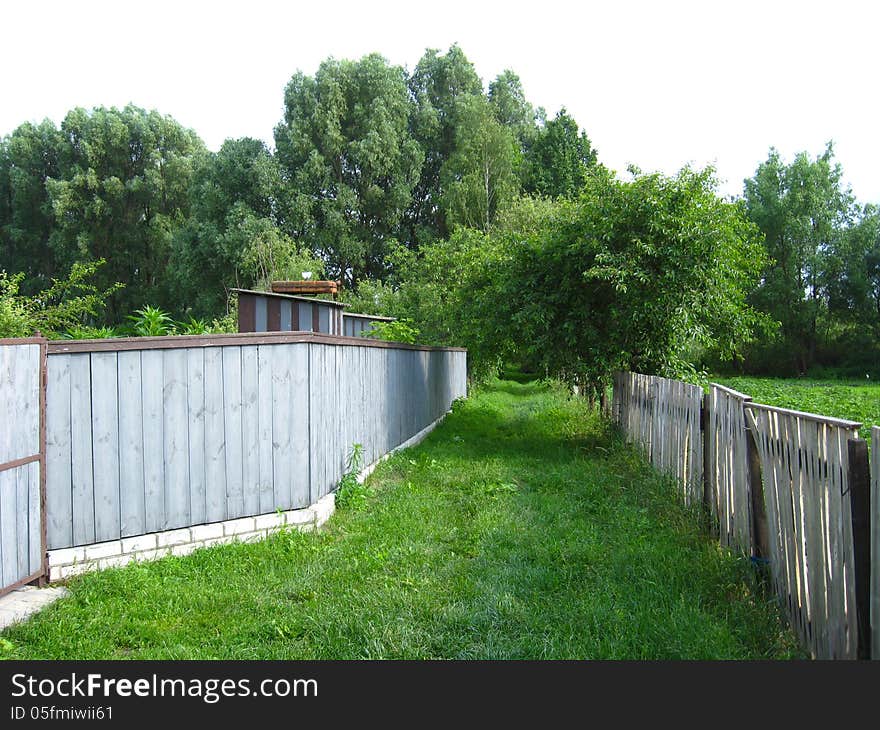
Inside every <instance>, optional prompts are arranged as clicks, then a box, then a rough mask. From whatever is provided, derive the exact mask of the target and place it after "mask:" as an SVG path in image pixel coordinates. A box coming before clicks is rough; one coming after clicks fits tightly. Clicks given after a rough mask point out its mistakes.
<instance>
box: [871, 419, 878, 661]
mask: <svg viewBox="0 0 880 730" xmlns="http://www.w3.org/2000/svg"><path fill="white" fill-rule="evenodd" d="M871 658H872V659H880V426H874V427H873V428H871Z"/></svg>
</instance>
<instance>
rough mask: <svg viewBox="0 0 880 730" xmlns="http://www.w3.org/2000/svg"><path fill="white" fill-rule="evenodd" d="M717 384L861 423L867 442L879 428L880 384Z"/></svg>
mask: <svg viewBox="0 0 880 730" xmlns="http://www.w3.org/2000/svg"><path fill="white" fill-rule="evenodd" d="M715 382H717V383H720V384H721V385H726V386H728V387H729V388H734V389H735V390H738V391H741V392H743V393H746V394H747V395H750V396H752V398H754V400H755V401H757V402H758V403H766V404H768V405H771V406H780V407H782V408H793V409H795V410H798V411H807V412H809V413H819V414H821V415H824V416H834V417H835V418H846V419H848V420H850V421H859V422H860V423H862V424H863V425H862V428H861V431H860V435H861V437H862V438H864V439H870V435H869V433H870V430H871V426H880V383H873V382H870V381H866V380H809V379H804V378H797V379H781V378H739V377H737V378H721V379H719V380H716V381H715Z"/></svg>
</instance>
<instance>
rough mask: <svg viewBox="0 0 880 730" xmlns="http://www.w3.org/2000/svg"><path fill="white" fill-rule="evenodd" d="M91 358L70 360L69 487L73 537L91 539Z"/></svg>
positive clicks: (79, 542)
mask: <svg viewBox="0 0 880 730" xmlns="http://www.w3.org/2000/svg"><path fill="white" fill-rule="evenodd" d="M90 363H91V358H90V357H89V356H88V355H77V356H76V357H71V360H70V431H71V440H70V441H71V455H70V472H71V487H72V489H73V510H72V511H73V539H74V542H75V543H76V544H77V545H84V544H87V543H93V542H95V492H94V489H93V484H92V397H91V393H92V384H91V367H90Z"/></svg>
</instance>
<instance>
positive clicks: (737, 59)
mask: <svg viewBox="0 0 880 730" xmlns="http://www.w3.org/2000/svg"><path fill="white" fill-rule="evenodd" d="M878 28H880V3H877V2H871V1H870V0H864V1H863V2H853V1H850V0H836V1H834V2H832V1H831V0H828V1H827V2H823V3H819V2H813V1H812V0H803V1H801V2H782V1H774V0H762V1H759V2H756V1H754V0H727V1H726V2H712V1H711V0H703V2H684V1H676V2H671V1H670V2H659V1H658V2H645V1H635V0H632V1H627V0H614V2H601V3H593V2H570V3H569V2H558V1H557V0H540V1H537V2H529V3H524V2H523V3H521V2H516V1H515V0H507V1H506V2H479V1H478V0H469V1H465V2H462V1H460V0H435V2H432V3H423V4H422V3H417V2H414V1H413V0H410V1H409V2H396V1H388V2H373V3H367V2H348V1H345V2H343V1H340V0H334V1H326V0H325V1H323V2H322V1H320V0H311V1H310V2H306V3H300V2H267V1H264V0H247V1H246V2H238V3H229V2H220V1H215V2H189V1H187V0H176V2H168V1H167V0H149V1H141V2H130V1H127V0H116V1H115V2H103V1H98V0H91V1H89V0H64V1H59V0H43V2H39V3H37V2H12V1H10V0H0V38H2V41H0V135H5V134H8V133H10V132H11V131H12V130H13V129H14V128H15V127H17V126H18V125H19V124H20V123H22V122H24V121H39V120H41V119H43V118H45V117H49V118H50V119H52V120H54V121H55V122H56V123H59V122H60V121H61V119H62V118H63V116H64V115H65V113H66V112H67V111H68V110H69V109H71V108H73V107H75V106H83V107H86V108H91V107H93V106H98V105H105V106H123V105H125V104H126V103H128V102H132V103H134V104H136V105H138V106H141V107H145V108H148V109H157V110H159V111H160V112H162V113H163V114H170V115H171V116H173V117H174V118H176V119H177V120H178V121H180V122H181V123H183V124H184V125H186V126H188V127H192V128H193V129H195V130H196V131H197V132H198V134H199V135H200V136H201V137H202V139H203V140H205V142H206V144H207V145H208V147H209V148H211V149H215V150H216V149H217V148H219V146H220V144H221V143H222V141H223V140H224V139H225V138H227V137H239V136H252V137H258V138H262V139H264V140H266V142H267V143H269V144H270V145H271V144H272V130H273V127H274V126H275V124H276V123H277V122H278V121H279V120H280V119H281V114H282V100H283V90H284V86H285V84H286V83H287V81H288V80H289V79H290V76H291V75H292V74H293V73H294V72H295V71H297V70H302V71H304V72H305V73H307V74H313V73H314V72H315V71H316V69H317V67H318V65H319V64H320V62H321V61H322V60H324V59H325V58H327V57H328V56H335V57H336V58H360V57H361V56H363V55H365V54H367V53H370V52H373V51H378V52H379V53H381V54H382V55H384V56H385V57H386V58H387V59H389V61H391V62H392V63H395V64H400V65H402V66H405V67H407V68H408V69H410V70H412V68H413V67H414V66H415V64H416V63H417V62H418V59H419V58H420V56H421V55H422V53H423V52H424V50H425V48H440V49H444V50H445V49H447V48H448V47H449V46H450V45H451V44H452V43H455V42H457V43H458V44H459V45H460V46H461V47H462V50H463V51H464V52H465V54H466V55H467V56H468V58H470V59H471V61H472V62H473V63H474V64H475V66H476V69H477V72H478V73H479V74H480V76H481V77H482V79H483V81H484V83H485V84H486V85H488V83H489V81H491V80H492V79H493V78H494V77H495V76H496V75H497V74H498V73H499V72H501V71H502V70H503V69H505V68H511V69H513V70H514V71H515V72H516V73H518V74H519V76H520V77H521V79H522V82H523V85H524V88H525V91H526V95H527V97H528V99H529V100H530V101H531V102H532V103H533V104H535V105H540V106H543V107H545V108H546V109H547V112H548V114H549V115H551V116H552V115H553V114H555V112H556V111H557V110H558V109H559V108H560V107H561V106H565V107H566V108H567V109H568V111H569V113H570V114H572V116H574V118H575V119H576V120H577V121H578V123H579V124H580V125H581V126H582V127H583V128H584V129H585V130H586V132H587V134H588V135H589V136H590V139H591V140H592V142H593V144H594V146H595V147H596V148H597V149H598V151H599V157H600V159H601V160H602V161H603V162H604V163H605V164H606V165H609V166H610V167H612V168H615V169H617V170H620V171H623V170H625V168H626V166H627V164H629V163H634V164H636V165H638V166H639V167H641V168H642V169H643V170H646V171H647V170H660V171H663V172H666V173H674V172H675V171H676V170H678V169H679V168H680V167H681V166H682V165H684V164H685V163H688V162H691V163H694V164H696V165H700V166H702V165H704V164H707V163H715V164H716V166H717V168H718V172H719V175H720V176H721V178H722V179H723V180H725V183H724V184H723V187H722V192H725V193H734V194H738V193H740V192H741V190H742V180H743V178H745V177H749V176H750V175H751V174H752V173H753V172H754V170H755V168H756V167H757V165H758V164H759V163H760V162H761V161H762V160H764V159H766V156H767V152H768V149H769V147H770V146H771V145H775V146H776V147H777V148H778V149H779V150H780V151H781V152H782V153H783V155H784V156H785V157H786V158H787V159H790V157H791V156H792V155H793V154H794V153H795V152H797V151H800V150H806V151H808V152H809V153H810V155H811V156H815V155H816V154H818V153H820V152H821V151H822V150H823V149H824V145H825V142H826V141H827V140H834V142H835V150H836V155H837V159H838V161H839V162H840V163H841V164H842V166H843V170H844V174H845V179H846V181H847V182H848V183H849V184H850V185H851V186H852V188H853V192H854V193H855V195H856V197H857V198H858V199H859V200H860V201H861V202H875V203H880V144H878V128H880V125H878V115H877V113H878V110H880V101H878V89H880V83H878V82H880V79H878V72H880V42H878Z"/></svg>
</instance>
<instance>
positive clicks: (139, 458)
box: [49, 351, 147, 537]
mask: <svg viewBox="0 0 880 730" xmlns="http://www.w3.org/2000/svg"><path fill="white" fill-rule="evenodd" d="M65 360H66V358H51V359H50V361H49V362H50V364H54V362H56V361H61V362H64V361H65ZM117 367H118V368H119V371H118V376H117V384H118V397H119V406H118V413H119V424H118V428H119V450H120V453H121V454H124V460H123V461H122V463H121V468H120V470H119V508H120V520H121V525H120V535H122V536H123V537H129V536H131V535H141V534H143V533H144V532H146V531H147V527H146V519H147V517H146V514H147V513H146V504H145V501H144V500H145V495H146V492H145V488H144V413H143V384H142V381H141V353H140V352H137V351H130V352H120V353H118V355H117ZM49 400H50V401H51V400H52V397H51V396H49ZM49 432H50V433H54V432H55V429H52V428H50V429H49ZM49 461H50V463H52V464H53V465H54V464H55V463H56V462H55V461H54V460H53V459H52V458H51V457H50V459H49ZM49 473H50V474H51V473H52V470H51V469H50V471H49Z"/></svg>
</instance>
